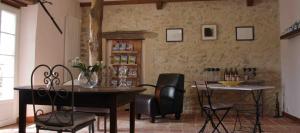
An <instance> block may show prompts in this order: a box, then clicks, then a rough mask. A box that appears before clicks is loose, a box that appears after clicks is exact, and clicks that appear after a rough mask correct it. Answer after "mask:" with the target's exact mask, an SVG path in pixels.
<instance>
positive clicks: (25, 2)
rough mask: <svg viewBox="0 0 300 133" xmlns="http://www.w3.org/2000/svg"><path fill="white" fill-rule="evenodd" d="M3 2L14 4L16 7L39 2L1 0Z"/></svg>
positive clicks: (35, 0) (34, 0)
mask: <svg viewBox="0 0 300 133" xmlns="http://www.w3.org/2000/svg"><path fill="white" fill-rule="evenodd" d="M1 2H2V3H5V4H7V5H10V6H13V7H15V8H20V7H25V6H27V5H32V4H35V3H37V0H1Z"/></svg>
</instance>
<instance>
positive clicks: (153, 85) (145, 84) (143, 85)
mask: <svg viewBox="0 0 300 133" xmlns="http://www.w3.org/2000/svg"><path fill="white" fill-rule="evenodd" d="M142 86H150V87H153V88H156V87H157V86H155V85H151V84H140V85H138V87H142Z"/></svg>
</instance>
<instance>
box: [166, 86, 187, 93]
mask: <svg viewBox="0 0 300 133" xmlns="http://www.w3.org/2000/svg"><path fill="white" fill-rule="evenodd" d="M167 87H173V88H175V89H176V86H174V85H165V86H162V87H161V88H167ZM176 91H179V92H181V93H185V90H179V89H176Z"/></svg>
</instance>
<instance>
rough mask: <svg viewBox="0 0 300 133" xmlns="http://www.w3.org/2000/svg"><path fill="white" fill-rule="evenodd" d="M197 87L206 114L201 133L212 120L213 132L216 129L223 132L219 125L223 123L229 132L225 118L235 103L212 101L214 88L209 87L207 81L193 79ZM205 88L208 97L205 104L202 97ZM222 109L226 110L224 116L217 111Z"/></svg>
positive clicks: (223, 126) (202, 108) (201, 105)
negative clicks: (224, 122) (224, 121)
mask: <svg viewBox="0 0 300 133" xmlns="http://www.w3.org/2000/svg"><path fill="white" fill-rule="evenodd" d="M193 82H194V85H195V88H196V89H197V94H198V100H199V103H200V107H201V110H203V112H204V114H205V115H206V119H205V123H204V124H203V126H202V128H201V129H200V131H199V133H203V132H204V130H205V128H206V126H207V124H208V123H209V122H210V123H211V125H212V127H213V131H212V132H213V133H214V132H215V131H217V132H219V133H220V132H221V131H220V130H219V128H218V127H219V126H220V125H221V126H222V128H223V129H224V131H225V132H226V133H228V130H227V129H226V127H225V125H224V124H223V122H222V121H223V120H224V118H225V117H226V115H227V114H228V112H229V111H230V110H231V109H232V108H233V104H224V103H212V100H211V97H212V94H213V90H211V89H209V87H208V86H207V82H206V81H193ZM203 90H204V95H205V97H206V98H207V104H203V101H202V100H203V99H202V98H201V94H200V93H201V91H202V92H203ZM220 111H225V113H224V114H223V116H221V117H220V116H219V115H218V114H217V112H220ZM214 117H216V119H217V121H218V122H217V124H216V123H215V122H214V119H213V118H214Z"/></svg>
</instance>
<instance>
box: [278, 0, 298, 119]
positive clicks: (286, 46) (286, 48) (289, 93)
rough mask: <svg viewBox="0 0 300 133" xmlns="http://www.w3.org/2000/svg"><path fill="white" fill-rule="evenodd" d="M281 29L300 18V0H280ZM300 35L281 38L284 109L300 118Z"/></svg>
mask: <svg viewBox="0 0 300 133" xmlns="http://www.w3.org/2000/svg"><path fill="white" fill-rule="evenodd" d="M279 2H280V30H281V32H283V31H284V29H286V28H287V27H289V26H290V25H291V24H293V23H294V22H295V21H296V20H300V14H299V12H300V1H299V0H280V1H279ZM299 51H300V36H298V37H295V38H292V39H288V40H281V69H282V71H281V72H282V74H281V75H282V88H283V100H284V111H285V112H286V113H288V114H291V115H293V116H296V117H298V118H300V104H299V101H300V71H299V68H300V52H299Z"/></svg>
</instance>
